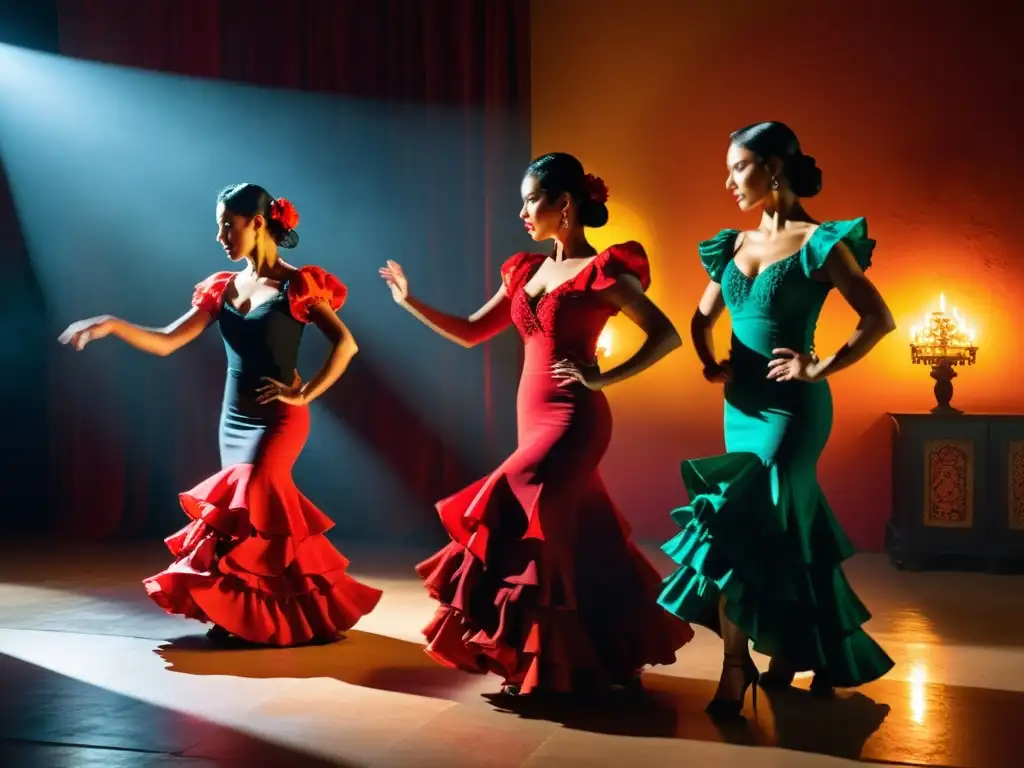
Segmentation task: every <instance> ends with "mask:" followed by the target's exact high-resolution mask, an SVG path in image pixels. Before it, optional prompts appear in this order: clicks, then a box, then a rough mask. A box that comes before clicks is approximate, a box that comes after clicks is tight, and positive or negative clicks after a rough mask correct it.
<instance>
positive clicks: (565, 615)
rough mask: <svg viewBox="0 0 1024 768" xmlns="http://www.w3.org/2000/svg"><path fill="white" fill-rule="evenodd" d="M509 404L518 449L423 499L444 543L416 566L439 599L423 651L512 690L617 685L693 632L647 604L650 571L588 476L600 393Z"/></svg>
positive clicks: (600, 436) (599, 450) (652, 598)
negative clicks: (480, 473)
mask: <svg viewBox="0 0 1024 768" xmlns="http://www.w3.org/2000/svg"><path fill="white" fill-rule="evenodd" d="M527 394H531V393H527ZM523 400H524V397H523V393H522V391H521V393H520V409H519V410H520V413H519V415H520V447H519V449H518V450H517V451H516V452H515V453H514V454H512V456H510V457H509V458H508V459H507V460H506V461H505V462H504V464H502V466H501V467H499V468H498V470H496V471H495V472H494V473H492V474H491V475H489V476H488V477H485V478H483V479H481V480H479V481H478V482H476V483H474V484H473V485H471V486H469V487H468V488H465V489H463V490H462V491H460V492H458V493H456V494H455V495H453V496H451V497H449V498H447V499H445V500H443V501H441V502H439V503H438V505H437V509H438V512H439V514H440V516H441V521H442V523H443V524H444V526H445V528H446V530H447V531H448V534H449V535H450V536H451V539H452V541H451V543H450V544H448V545H447V546H446V547H445V548H443V549H442V550H441V551H439V552H438V553H436V554H435V555H434V556H433V557H430V558H428V559H427V560H425V561H423V562H422V563H420V564H419V565H418V566H417V570H418V571H419V573H420V576H421V577H422V578H423V579H424V580H425V586H426V588H427V590H428V591H429V593H430V595H431V597H432V598H433V599H434V600H437V601H438V602H439V603H440V606H439V607H438V609H437V611H436V613H435V615H434V618H433V620H432V621H431V622H430V624H428V626H427V627H426V628H425V629H424V635H425V636H426V638H427V648H426V650H427V653H428V654H430V655H431V656H432V657H433V658H434V659H435V660H437V661H438V662H440V663H442V664H444V665H446V666H449V667H455V668H457V669H462V670H466V671H469V672H478V673H485V672H492V673H495V674H497V675H500V676H501V677H502V678H503V679H504V680H505V683H506V684H508V685H516V686H519V688H520V692H521V693H529V692H530V691H533V690H544V691H551V692H571V691H588V690H589V691H594V690H602V689H605V688H607V687H608V686H610V685H616V684H628V683H629V682H630V680H631V679H632V678H633V677H634V676H635V675H636V674H637V672H639V671H640V669H641V668H643V667H644V666H647V665H650V664H671V663H673V662H674V661H675V654H676V650H677V649H679V648H680V647H682V646H683V645H685V644H686V643H687V642H689V641H690V640H691V639H692V638H693V630H692V628H691V627H690V625H689V624H687V623H686V622H684V621H682V620H680V619H678V618H676V617H675V616H672V615H671V614H669V613H667V612H666V611H665V610H664V609H663V608H661V606H659V605H658V602H657V598H658V595H659V593H660V591H661V586H662V585H661V577H660V575H659V574H658V572H657V571H656V570H655V568H654V566H653V565H651V563H650V562H649V561H648V560H647V558H646V557H644V555H643V554H642V553H641V552H640V551H639V550H638V549H637V547H636V546H635V545H634V544H633V543H632V541H631V540H630V531H629V526H628V524H627V523H626V521H625V520H624V519H623V518H622V517H621V515H620V514H619V512H618V511H617V510H616V509H615V507H614V505H613V503H612V501H611V499H610V498H609V496H608V493H607V491H606V490H605V488H604V484H603V483H602V482H601V479H600V476H599V475H598V473H597V464H598V462H599V461H600V459H601V456H602V455H603V454H604V450H605V447H606V446H607V442H608V436H609V435H610V431H611V418H610V414H609V412H608V409H607V403H606V401H605V399H604V397H603V396H602V395H594V396H592V397H586V398H585V400H583V401H582V402H575V403H573V404H571V406H569V407H565V408H564V410H565V412H566V414H567V415H566V418H558V416H560V415H561V414H559V413H558V412H557V411H556V412H555V413H554V416H553V417H552V416H551V414H552V411H553V410H554V408H555V406H552V405H549V404H548V403H547V402H546V401H545V402H543V403H542V405H543V406H544V408H545V409H546V410H545V411H544V412H542V413H539V410H540V409H539V408H530V407H528V406H529V405H531V404H530V403H524V402H523ZM570 407H571V410H570ZM524 416H525V417H526V419H527V422H526V424H525V425H524V423H523V421H524ZM544 416H548V418H544Z"/></svg>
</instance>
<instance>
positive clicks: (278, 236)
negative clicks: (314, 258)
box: [273, 229, 299, 248]
mask: <svg viewBox="0 0 1024 768" xmlns="http://www.w3.org/2000/svg"><path fill="white" fill-rule="evenodd" d="M273 235H274V242H275V243H277V247H278V248H294V247H295V246H297V245H298V244H299V233H298V232H296V231H295V230H294V229H284V230H279V231H278V232H274V233H273Z"/></svg>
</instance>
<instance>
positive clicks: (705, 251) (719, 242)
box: [697, 229, 740, 283]
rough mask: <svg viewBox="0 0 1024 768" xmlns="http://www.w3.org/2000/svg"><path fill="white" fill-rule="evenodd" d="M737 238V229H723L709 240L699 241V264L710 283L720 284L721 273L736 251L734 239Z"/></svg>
mask: <svg viewBox="0 0 1024 768" xmlns="http://www.w3.org/2000/svg"><path fill="white" fill-rule="evenodd" d="M739 236H740V232H739V230H738V229H723V230H722V231H721V232H719V233H718V234H717V235H715V236H714V237H712V238H711V239H710V240H701V242H699V243H698V244H697V251H698V252H699V253H700V263H701V264H703V265H704V269H705V270H706V271H707V273H708V277H710V278H711V279H712V281H714V282H716V283H720V282H722V273H723V272H725V268H726V266H727V265H728V264H729V262H730V261H732V257H733V254H734V253H735V251H736V238H737V237H739Z"/></svg>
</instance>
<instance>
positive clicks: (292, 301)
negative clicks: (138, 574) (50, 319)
mask: <svg viewBox="0 0 1024 768" xmlns="http://www.w3.org/2000/svg"><path fill="white" fill-rule="evenodd" d="M298 223H299V216H298V213H297V212H296V210H295V207H294V206H293V205H292V204H291V203H290V202H289V201H288V200H285V199H284V198H278V199H276V200H275V199H274V198H272V197H271V196H270V194H269V193H268V192H267V191H266V190H265V189H263V187H260V186H257V185H256V184H239V185H235V186H231V187H228V188H227V189H225V190H224V191H222V192H221V193H220V195H219V196H218V198H217V226H218V228H219V230H218V234H217V241H218V242H219V243H220V244H221V245H222V246H223V247H224V250H225V252H226V253H227V256H228V258H229V259H230V260H231V261H235V262H238V261H243V260H244V261H246V262H247V263H246V266H245V269H243V270H241V271H239V272H217V273H215V274H213V275H211V276H210V277H208V278H207V279H206V280H204V281H203V282H202V283H200V284H199V285H197V286H196V289H195V293H194V294H193V297H192V308H191V309H190V310H189V311H188V312H186V313H185V314H184V315H182V316H181V317H180V318H178V319H177V320H175V321H174V322H173V323H171V324H170V325H168V326H166V327H165V328H142V327H140V326H138V325H133V324H132V323H129V322H126V321H124V320H121V319H119V318H116V317H111V316H109V315H103V316H100V317H93V318H90V319H88V320H81V321H79V322H77V323H73V324H72V325H71V326H69V327H68V329H67V330H66V331H64V333H63V334H62V335H61V337H60V341H61V343H63V344H70V345H71V346H73V347H74V348H75V349H77V350H82V349H84V348H85V346H86V345H87V344H88V343H89V342H91V341H95V340H97V339H102V338H103V337H105V336H110V335H113V336H116V337H117V338H119V339H121V340H122V341H124V342H125V343H127V344H130V345H131V346H133V347H135V348H136V349H140V350H142V351H143V352H148V353H150V354H153V355H161V356H163V355H169V354H171V353H172V352H175V351H177V350H178V349H181V348H182V347H183V346H185V345H186V344H188V343H189V342H191V341H193V340H194V339H196V338H197V337H198V336H199V335H200V334H201V333H202V332H203V331H204V330H206V328H207V327H209V326H210V325H211V324H212V323H214V322H216V321H218V320H219V322H220V330H221V334H222V336H223V338H224V347H225V350H226V352H227V358H228V370H227V378H226V384H225V388H224V401H223V407H222V410H221V419H220V456H221V466H222V469H221V471H220V472H218V473H217V474H215V475H213V476H212V477H210V478H209V479H207V480H205V481H203V482H202V483H200V484H199V485H197V486H196V487H195V488H193V489H192V490H190V491H186V492H185V493H182V494H180V496H179V499H180V502H181V507H182V509H183V510H184V511H185V514H187V515H188V517H189V518H191V522H189V524H188V525H186V526H185V527H184V528H182V529H181V530H180V531H178V532H177V533H176V534H174V535H173V536H170V537H169V538H168V539H167V540H166V541H167V545H168V547H169V548H170V550H171V553H172V554H173V555H174V558H175V560H174V562H173V564H172V565H171V566H170V567H169V568H168V569H167V570H165V571H163V572H161V573H158V574H157V575H155V576H152V577H150V578H148V579H146V580H145V582H144V583H145V586H146V591H147V592H148V593H149V596H150V597H151V598H152V599H153V601H154V602H155V603H156V604H157V605H159V606H160V607H161V608H163V609H164V610H166V611H167V612H168V613H176V614H181V615H183V616H186V617H188V618H191V619H198V620H199V621H203V622H212V623H213V627H212V628H211V630H210V631H209V633H208V634H209V635H210V636H211V638H214V639H225V638H227V637H229V636H232V635H233V636H236V637H238V638H241V639H243V640H246V641H249V642H252V643H259V644H267V645H276V646H288V645H296V644H301V643H309V642H330V641H333V640H336V639H337V638H338V635H339V633H340V632H342V631H344V630H346V629H348V628H350V627H351V626H353V625H354V624H355V623H356V622H357V621H358V620H359V618H360V617H362V616H363V615H365V614H367V613H369V612H370V611H371V610H373V608H374V607H375V606H376V604H377V601H378V600H379V599H380V596H381V593H380V591H378V590H376V589H373V588H371V587H368V586H366V585H364V584H361V583H359V582H358V581H356V580H355V579H353V578H352V577H351V576H349V575H347V574H346V573H345V570H346V567H347V566H348V561H347V560H346V559H345V558H344V557H343V556H342V555H341V553H340V552H338V550H337V549H335V548H334V546H332V545H331V543H330V542H329V541H328V540H327V538H326V537H325V536H324V533H325V532H326V531H327V530H329V529H330V528H331V527H332V526H333V525H334V523H333V522H332V521H331V520H330V518H328V517H327V516H326V515H325V514H324V513H323V512H321V511H320V510H319V509H317V508H316V507H315V506H314V505H313V504H312V503H311V502H310V501H309V500H308V499H307V498H306V497H305V496H303V495H302V494H301V493H300V492H299V490H298V489H297V488H296V487H295V483H294V482H293V480H292V474H291V473H292V466H293V465H294V464H295V460H296V459H297V458H298V457H299V453H300V452H301V450H302V446H303V445H304V444H305V442H306V438H307V436H308V435H309V403H311V402H312V401H313V400H315V399H316V398H317V397H319V396H320V395H321V394H323V393H324V392H325V391H326V390H327V389H328V388H329V387H330V386H331V385H332V384H334V382H335V381H337V380H338V377H340V376H341V374H342V373H344V371H345V368H346V367H347V366H348V364H349V361H351V359H352V357H353V355H355V353H356V349H357V348H356V343H355V340H354V339H353V337H352V334H351V333H350V332H349V330H348V328H347V327H346V326H345V324H344V323H343V322H342V321H341V319H340V318H339V317H338V315H337V314H335V313H336V312H337V310H338V309H340V308H341V306H342V304H343V303H344V302H345V297H346V294H347V289H346V288H345V286H344V285H343V284H342V283H341V282H340V281H339V280H338V279H337V278H336V277H334V276H333V275H331V274H329V273H328V272H326V271H324V270H323V269H321V268H319V267H315V266H304V267H295V266H292V265H291V264H288V263H286V262H285V261H284V260H283V259H281V258H280V256H279V254H278V248H294V247H295V246H296V245H297V244H298V242H299V237H298V234H297V233H296V232H295V227H296V226H297V225H298ZM308 323H312V324H314V325H315V326H316V327H317V328H319V329H320V331H321V332H322V333H323V334H324V335H325V336H326V337H327V339H328V340H329V341H330V343H331V353H330V356H329V357H328V359H327V362H326V364H325V365H324V366H323V368H322V369H321V370H320V371H319V373H317V375H316V376H314V377H313V378H312V379H310V380H309V381H307V382H306V383H302V382H301V381H300V380H299V378H298V374H297V373H296V372H295V365H296V360H297V357H298V350H299V342H300V339H301V337H302V331H303V329H304V327H305V325H306V324H308Z"/></svg>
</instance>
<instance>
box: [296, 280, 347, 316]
mask: <svg viewBox="0 0 1024 768" xmlns="http://www.w3.org/2000/svg"><path fill="white" fill-rule="evenodd" d="M346 298H348V288H347V287H346V286H345V284H344V283H343V282H341V280H339V279H338V278H336V277H335V276H334V275H332V274H331V273H330V272H328V271H327V270H326V269H321V268H320V267H314V266H306V267H301V268H299V269H298V270H297V271H296V272H295V274H294V275H292V276H291V277H290V278H289V279H288V308H289V309H290V310H291V313H292V317H294V318H295V319H296V320H299V321H300V322H303V323H308V322H309V313H310V310H311V309H312V308H313V307H314V306H315V305H317V304H326V305H328V306H329V307H330V308H331V309H332V310H334V311H335V312H337V311H338V310H339V309H341V307H342V305H343V304H344V303H345V299H346Z"/></svg>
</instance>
